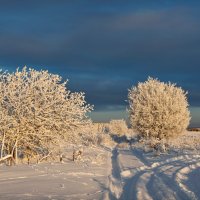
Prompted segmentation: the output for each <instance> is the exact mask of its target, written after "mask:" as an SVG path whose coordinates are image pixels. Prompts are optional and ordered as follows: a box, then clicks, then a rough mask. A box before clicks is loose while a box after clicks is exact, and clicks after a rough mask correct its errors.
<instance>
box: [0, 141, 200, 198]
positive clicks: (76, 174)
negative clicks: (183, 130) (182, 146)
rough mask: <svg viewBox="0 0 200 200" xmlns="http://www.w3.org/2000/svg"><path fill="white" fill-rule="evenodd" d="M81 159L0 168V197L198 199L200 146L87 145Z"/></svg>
mask: <svg viewBox="0 0 200 200" xmlns="http://www.w3.org/2000/svg"><path fill="white" fill-rule="evenodd" d="M84 156H85V159H83V160H82V161H78V162H73V161H71V160H70V159H67V158H65V159H64V163H58V162H54V163H41V164H38V165H18V166H14V167H7V166H1V167H0V199H5V200H7V199H17V200H18V199H22V200H25V199H27V200H29V199H30V200H32V199H34V200H35V199H36V200H39V199H41V200H43V199H52V200H53V199H54V200H55V199H57V200H62V199H63V200H64V199H106V200H109V199H111V200H113V199H122V200H129V199H130V200H131V199H133V200H152V199H153V200H175V199H179V200H190V199H200V184H199V180H200V151H199V150H182V151H170V152H168V153H164V154H161V155H159V156H156V155H155V153H154V152H148V153H146V152H144V151H143V150H142V149H141V148H138V147H136V146H134V145H133V146H129V147H128V148H124V149H122V148H117V147H116V148H113V149H109V148H103V147H102V148H97V147H93V148H88V149H87V153H86V154H85V155H83V157H84Z"/></svg>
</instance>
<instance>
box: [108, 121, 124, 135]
mask: <svg viewBox="0 0 200 200" xmlns="http://www.w3.org/2000/svg"><path fill="white" fill-rule="evenodd" d="M109 131H110V133H111V134H114V135H117V136H124V135H126V134H127V133H128V127H127V124H126V122H125V120H123V119H118V120H117V119H115V120H114V119H113V120H111V121H110V124H109Z"/></svg>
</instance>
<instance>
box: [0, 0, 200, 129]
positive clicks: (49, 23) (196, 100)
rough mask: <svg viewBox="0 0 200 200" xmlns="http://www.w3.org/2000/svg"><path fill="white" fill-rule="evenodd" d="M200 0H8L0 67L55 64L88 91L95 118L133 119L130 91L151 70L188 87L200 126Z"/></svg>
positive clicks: (2, 10) (0, 10) (54, 69)
mask: <svg viewBox="0 0 200 200" xmlns="http://www.w3.org/2000/svg"><path fill="white" fill-rule="evenodd" d="M199 19H200V2H198V1H195V0H192V1H190V2H188V1H185V0H182V1H180V0H176V1H172V0H169V1H160V0H155V1H154V2H149V1H147V0H144V1H138V0H135V1H127V2H126V3H124V2H121V1H118V0H117V1H111V0H109V1H102V2H100V1H89V0H86V1H84V2H82V1H76V2H74V1H60V2H55V1H53V0H48V1H47V0H43V1H38V0H35V1H29V2H27V1H25V0H22V1H20V2H16V1H13V0H11V1H9V2H6V1H5V2H3V1H2V3H1V7H0V24H1V30H0V44H1V45H0V58H1V59H0V68H2V69H3V70H8V71H10V72H12V71H14V70H15V69H16V68H17V67H20V68H22V67H23V66H25V65H26V66H27V67H28V68H29V67H31V68H34V69H36V70H40V69H43V70H48V71H49V72H50V73H55V74H59V75H60V76H62V78H63V79H64V80H66V79H69V83H68V85H67V86H68V88H69V89H70V90H71V91H72V92H75V91H77V92H79V91H83V92H85V96H86V101H87V103H89V104H92V105H94V111H92V113H91V114H89V116H90V117H91V118H92V120H93V121H94V122H97V121H98V122H105V121H106V122H109V121H110V120H111V119H127V117H128V116H127V113H126V107H127V106H128V104H127V102H126V100H127V95H128V89H130V88H131V87H132V86H135V85H137V83H138V82H143V81H145V80H147V78H148V76H151V77H153V78H158V79H159V80H160V81H162V82H169V81H170V82H172V83H176V84H177V86H178V87H181V88H182V89H183V90H184V91H188V95H187V97H188V101H189V105H190V107H189V109H190V111H191V116H192V119H191V123H190V127H200V95H199V94H200V79H199V73H200V66H199V64H200V23H199Z"/></svg>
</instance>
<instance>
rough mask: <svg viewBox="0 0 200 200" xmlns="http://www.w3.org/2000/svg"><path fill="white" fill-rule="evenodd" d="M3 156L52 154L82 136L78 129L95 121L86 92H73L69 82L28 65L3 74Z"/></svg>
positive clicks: (0, 110) (0, 108)
mask: <svg viewBox="0 0 200 200" xmlns="http://www.w3.org/2000/svg"><path fill="white" fill-rule="evenodd" d="M0 93H1V97H0V101H1V102H0V115H1V118H0V125H1V127H0V134H1V135H2V140H1V157H2V156H3V155H8V154H10V155H13V157H14V158H15V161H17V150H18V148H19V149H20V151H22V152H23V153H24V154H26V153H27V154H29V156H32V155H33V154H38V153H39V154H42V155H43V156H46V155H48V154H49V153H50V152H51V151H54V150H55V149H56V148H55V147H56V145H59V143H61V142H63V141H68V142H73V141H76V140H78V139H79V138H78V137H79V135H78V130H79V129H82V128H83V127H84V126H87V125H88V124H90V123H91V121H90V119H88V117H87V116H86V113H87V112H90V111H91V110H92V108H93V107H92V106H91V105H89V104H86V101H85V96H84V93H82V92H79V93H77V92H75V93H72V92H70V91H69V90H68V89H67V82H62V79H61V77H60V76H58V75H54V74H50V73H49V72H48V71H43V70H41V71H36V70H34V69H28V70H27V68H26V67H24V68H23V69H22V71H19V70H17V71H16V72H15V73H12V74H8V73H3V74H2V75H1V77H0Z"/></svg>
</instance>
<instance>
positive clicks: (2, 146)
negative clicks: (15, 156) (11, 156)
mask: <svg viewBox="0 0 200 200" xmlns="http://www.w3.org/2000/svg"><path fill="white" fill-rule="evenodd" d="M5 137H6V134H5V132H4V131H3V139H2V143H1V157H0V158H1V159H2V158H3V149H4V142H5Z"/></svg>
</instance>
